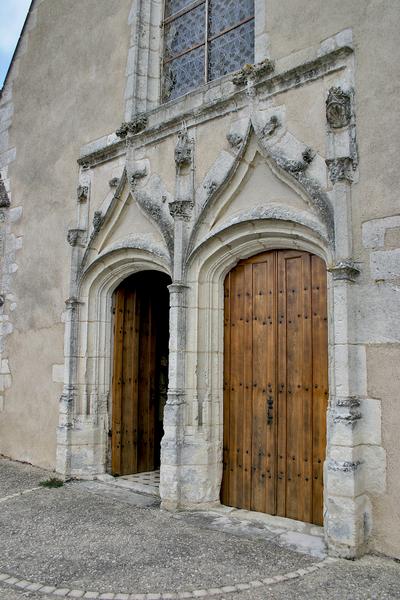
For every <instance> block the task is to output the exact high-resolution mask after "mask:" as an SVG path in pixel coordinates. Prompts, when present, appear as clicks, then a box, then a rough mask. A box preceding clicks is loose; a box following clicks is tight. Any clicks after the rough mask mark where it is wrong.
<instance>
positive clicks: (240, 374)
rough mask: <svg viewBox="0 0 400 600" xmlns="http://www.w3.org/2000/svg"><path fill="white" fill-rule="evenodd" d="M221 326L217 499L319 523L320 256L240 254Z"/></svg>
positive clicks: (323, 351) (322, 405) (322, 433)
mask: <svg viewBox="0 0 400 600" xmlns="http://www.w3.org/2000/svg"><path fill="white" fill-rule="evenodd" d="M224 332H225V355H224V458H223V463H224V472H223V482H222V492H221V499H222V501H223V502H224V503H225V504H228V505H231V506H237V507H239V508H249V507H250V508H251V509H252V510H257V511H261V512H268V513H270V514H278V515H281V516H286V517H289V518H293V519H298V520H303V521H307V522H314V523H321V522H322V502H323V478H322V475H323V473H322V469H323V461H324V457H325V444H326V425H325V419H326V406H327V393H328V391H327V378H328V374H327V320H326V268H325V265H324V263H323V261H322V260H321V259H319V258H318V257H316V256H313V255H311V254H309V253H306V252H296V251H273V252H268V253H264V254H262V255H258V256H256V257H252V258H250V259H247V260H245V261H242V262H241V263H239V264H238V266H237V267H235V269H233V270H232V271H231V273H230V274H229V275H228V276H227V278H226V282H225V321H224ZM249 465H251V469H250V470H249Z"/></svg>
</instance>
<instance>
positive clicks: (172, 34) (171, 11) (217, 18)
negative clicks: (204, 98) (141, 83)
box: [163, 0, 254, 101]
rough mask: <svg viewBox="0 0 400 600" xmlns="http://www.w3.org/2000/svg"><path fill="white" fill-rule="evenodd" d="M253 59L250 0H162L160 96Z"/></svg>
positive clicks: (171, 95) (173, 94)
mask: <svg viewBox="0 0 400 600" xmlns="http://www.w3.org/2000/svg"><path fill="white" fill-rule="evenodd" d="M253 62H254V0H165V14H164V57H163V100H164V101H167V100H172V99H174V98H177V97H178V96H182V95H183V94H186V93H187V92H190V91H191V90H194V89H196V88H197V87H199V86H200V85H202V84H203V83H206V82H208V81H212V80H213V79H217V78H218V77H222V75H226V74H227V73H232V72H234V71H237V70H238V69H240V68H241V67H242V66H243V65H244V64H246V63H253Z"/></svg>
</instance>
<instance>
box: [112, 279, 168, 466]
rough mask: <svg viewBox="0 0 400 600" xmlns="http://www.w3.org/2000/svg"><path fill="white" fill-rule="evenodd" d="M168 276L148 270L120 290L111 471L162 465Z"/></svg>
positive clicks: (115, 325)
mask: <svg viewBox="0 0 400 600" xmlns="http://www.w3.org/2000/svg"><path fill="white" fill-rule="evenodd" d="M168 283H170V280H169V278H167V277H166V276H164V275H162V274H161V273H157V272H150V271H146V272H143V273H140V274H137V275H134V276H133V277H131V278H129V279H127V280H126V281H124V282H123V283H122V285H121V286H120V287H119V288H118V289H117V290H116V292H115V308H114V372H113V407H112V429H111V451H112V458H111V463H112V473H113V474H114V475H129V474H133V473H142V472H146V471H153V470H155V469H157V468H158V467H159V465H160V441H161V437H162V433H163V431H162V413H163V408H164V404H165V400H166V388H167V369H168V331H169V295H168V289H167V284H168Z"/></svg>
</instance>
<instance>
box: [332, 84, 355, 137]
mask: <svg viewBox="0 0 400 600" xmlns="http://www.w3.org/2000/svg"><path fill="white" fill-rule="evenodd" d="M326 119H327V121H328V123H329V125H330V126H331V127H332V128H333V129H339V128H341V127H347V125H349V124H350V121H351V93H350V92H345V91H343V90H342V88H340V87H332V88H331V89H330V90H329V95H328V98H327V100H326Z"/></svg>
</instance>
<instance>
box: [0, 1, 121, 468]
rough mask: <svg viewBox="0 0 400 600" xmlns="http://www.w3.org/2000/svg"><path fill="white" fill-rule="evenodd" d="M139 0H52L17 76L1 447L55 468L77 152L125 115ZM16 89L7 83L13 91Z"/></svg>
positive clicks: (45, 6)
mask: <svg viewBox="0 0 400 600" xmlns="http://www.w3.org/2000/svg"><path fill="white" fill-rule="evenodd" d="M130 7H131V0H85V1H84V2H81V1H80V0H63V1H62V2H54V1H53V0H43V1H42V2H41V3H40V4H39V5H38V15H37V24H36V26H35V27H34V28H33V29H32V30H31V31H30V32H29V36H28V35H27V36H26V37H27V38H28V39H27V42H28V47H27V51H26V52H25V53H24V54H23V56H21V59H20V64H19V73H18V76H17V77H16V78H15V79H14V82H13V90H12V99H13V104H14V118H13V124H12V127H11V130H10V146H12V147H14V146H15V147H16V160H15V161H14V162H13V163H12V164H11V165H10V167H9V177H10V179H11V182H12V184H11V185H12V200H13V205H14V206H22V207H23V218H22V219H21V220H20V222H19V224H18V225H17V226H16V227H15V233H16V234H18V235H22V236H23V247H22V249H21V250H19V252H18V254H17V264H18V271H17V273H16V275H15V278H14V281H13V284H12V287H13V293H14V294H15V295H16V296H17V299H18V301H17V308H16V309H15V311H14V312H13V314H12V321H13V326H14V333H13V334H12V335H11V336H8V338H7V342H6V355H8V356H9V366H10V370H11V374H12V387H11V388H10V390H9V391H8V392H7V393H6V397H5V410H4V412H2V413H0V452H3V453H5V454H7V455H9V456H12V457H13V458H16V459H21V460H26V461H29V462H32V463H35V464H37V465H41V466H44V467H48V468H53V467H54V465H55V449H56V427H57V422H58V400H59V396H60V394H61V385H60V383H57V384H56V383H53V382H52V365H53V364H61V363H63V360H64V358H63V334H64V328H63V325H62V323H61V314H62V311H63V310H64V301H65V299H66V298H67V296H68V282H69V275H68V269H69V261H70V247H69V245H68V244H67V242H66V233H67V230H68V227H69V226H71V225H72V224H74V223H75V218H76V217H75V211H76V186H77V173H78V167H77V163H76V160H77V157H78V156H79V148H80V146H82V145H83V144H84V143H87V142H89V141H90V140H92V139H96V138H98V137H99V136H101V135H103V134H104V132H108V131H113V130H115V129H116V128H117V127H118V125H119V124H120V123H121V121H122V118H123V114H124V88H125V68H126V61H127V51H128V44H129V33H130V30H129V26H128V15H129V10H130ZM6 89H7V88H6Z"/></svg>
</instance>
